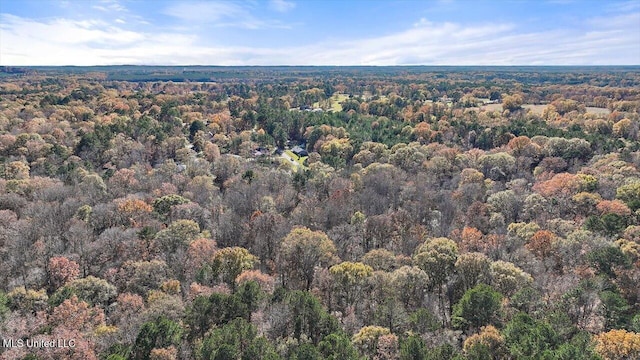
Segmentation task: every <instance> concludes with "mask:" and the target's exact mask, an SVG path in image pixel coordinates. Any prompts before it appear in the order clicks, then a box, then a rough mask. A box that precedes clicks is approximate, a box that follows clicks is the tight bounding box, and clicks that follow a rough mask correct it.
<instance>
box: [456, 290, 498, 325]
mask: <svg viewBox="0 0 640 360" xmlns="http://www.w3.org/2000/svg"><path fill="white" fill-rule="evenodd" d="M501 302H502V295H501V294H500V293H499V292H497V291H495V290H494V289H493V288H492V287H491V286H489V285H486V284H479V285H476V286H475V287H473V288H471V289H469V290H467V291H466V292H465V293H464V295H463V296H462V298H461V299H460V301H459V302H458V303H457V304H456V305H454V307H453V324H454V326H455V327H457V328H459V329H464V330H475V329H479V328H480V327H481V326H484V325H489V324H498V323H499V321H500V309H501Z"/></svg>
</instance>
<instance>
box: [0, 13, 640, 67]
mask: <svg viewBox="0 0 640 360" xmlns="http://www.w3.org/2000/svg"><path fill="white" fill-rule="evenodd" d="M123 64H134V65H640V0H624V1H615V0H609V1H607V0H536V1H524V0H522V1H518V0H493V1H484V0H433V1H428V0H404V1H403V0H396V1H386V0H246V1H218V0H207V1H204V0H195V1H190V0H184V1H178V0H174V1H166V0H146V1H145V0H59V1H53V0H52V1H46V0H0V65H5V66H7V65H9V66H25V65H123Z"/></svg>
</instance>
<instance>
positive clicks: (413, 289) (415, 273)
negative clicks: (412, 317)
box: [391, 265, 430, 310]
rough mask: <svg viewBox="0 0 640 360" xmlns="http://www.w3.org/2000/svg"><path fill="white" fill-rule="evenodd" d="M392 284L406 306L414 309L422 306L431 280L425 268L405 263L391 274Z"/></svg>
mask: <svg viewBox="0 0 640 360" xmlns="http://www.w3.org/2000/svg"><path fill="white" fill-rule="evenodd" d="M391 284H392V286H393V289H394V293H395V294H396V296H397V298H398V299H399V300H400V302H402V304H403V305H404V306H405V308H406V309H408V310H413V309H417V308H419V307H420V306H422V302H423V300H424V297H425V295H426V293H427V290H428V288H429V284H430V280H429V276H428V275H427V274H426V273H425V272H424V270H422V269H420V268H419V267H416V266H406V265H405V266H403V267H401V268H400V269H397V270H395V271H394V272H393V273H392V274H391Z"/></svg>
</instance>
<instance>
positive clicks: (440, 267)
mask: <svg viewBox="0 0 640 360" xmlns="http://www.w3.org/2000/svg"><path fill="white" fill-rule="evenodd" d="M457 259H458V246H457V245H456V243H455V242H453V241H452V240H449V239H447V238H434V239H430V240H427V241H425V242H424V243H423V244H422V245H420V247H418V249H417V250H416V253H415V254H414V255H413V262H414V264H416V266H418V267H419V268H421V269H422V270H424V271H425V272H426V273H427V275H428V276H429V279H430V280H431V284H432V286H433V287H435V288H440V287H441V286H442V285H443V284H444V283H445V282H446V280H447V278H448V276H449V275H450V274H451V273H452V272H453V270H454V268H455V264H456V260H457Z"/></svg>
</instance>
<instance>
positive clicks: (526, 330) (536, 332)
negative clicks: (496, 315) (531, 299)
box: [503, 313, 559, 359]
mask: <svg viewBox="0 0 640 360" xmlns="http://www.w3.org/2000/svg"><path fill="white" fill-rule="evenodd" d="M503 334H504V340H505V343H506V345H507V347H508V348H509V352H510V353H511V355H512V356H514V357H516V358H518V359H540V358H542V359H544V358H550V357H551V356H552V354H553V352H552V350H553V349H554V348H555V347H556V346H557V345H558V344H559V339H558V335H557V334H556V332H555V331H554V330H553V328H552V327H551V326H550V325H549V324H547V323H545V322H539V321H535V320H534V319H532V318H531V317H530V316H529V315H527V314H525V313H518V314H517V315H516V316H515V317H514V318H513V320H511V321H510V322H509V323H508V324H507V326H506V327H505V329H504V332H503Z"/></svg>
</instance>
